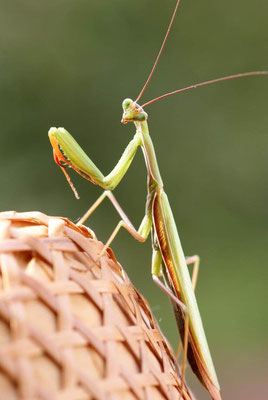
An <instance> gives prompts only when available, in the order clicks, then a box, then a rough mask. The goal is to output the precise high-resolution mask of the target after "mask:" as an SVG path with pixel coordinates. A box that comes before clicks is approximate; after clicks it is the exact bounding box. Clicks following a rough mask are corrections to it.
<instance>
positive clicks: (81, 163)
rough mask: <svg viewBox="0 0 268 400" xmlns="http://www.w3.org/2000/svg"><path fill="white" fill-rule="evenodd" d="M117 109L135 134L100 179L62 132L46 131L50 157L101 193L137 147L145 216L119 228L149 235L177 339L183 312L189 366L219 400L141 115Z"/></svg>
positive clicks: (133, 106) (128, 103) (132, 107)
mask: <svg viewBox="0 0 268 400" xmlns="http://www.w3.org/2000/svg"><path fill="white" fill-rule="evenodd" d="M123 110H124V111H123V118H122V122H123V123H127V122H134V124H135V126H136V134H135V135H134V138H133V139H132V140H131V142H130V143H129V144H128V146H127V147H126V149H125V151H124V153H123V155H122V156H121V159H120V160H119V162H118V163H117V165H116V166H115V167H114V169H113V170H112V171H111V173H110V174H109V175H107V176H106V177H104V175H103V174H102V173H101V172H100V170H99V169H98V168H97V167H96V166H95V164H94V163H93V162H92V161H91V160H90V159H89V158H88V156H87V155H86V154H85V153H84V151H83V150H82V149H81V147H80V146H79V145H78V144H77V142H76V141H75V140H74V139H73V137H72V136H71V135H70V134H69V133H68V132H67V131H66V130H65V129H63V128H59V129H56V128H51V129H50V131H49V138H50V141H51V144H52V147H53V151H54V158H55V161H56V162H57V163H58V164H59V166H60V167H61V168H62V169H63V171H64V173H65V175H67V173H66V171H65V167H66V166H69V167H72V168H74V169H75V170H76V171H77V172H78V173H80V174H81V175H82V176H83V177H84V178H86V179H88V180H90V181H91V182H93V183H95V184H98V185H100V186H101V187H102V188H104V189H106V190H112V189H114V188H115V187H116V186H117V185H118V184H119V182H120V180H121V179H122V178H123V176H124V175H125V173H126V172H127V169H128V167H129V166H130V164H131V162H132V160H133V158H134V156H135V153H136V150H137V148H138V147H139V146H140V147H141V148H142V150H143V154H144V158H145V163H146V167H147V190H148V193H147V201H146V210H145V216H144V218H143V221H142V223H141V225H140V227H139V229H138V231H136V230H135V228H134V227H133V226H132V224H131V223H130V221H129V220H128V219H127V218H126V217H124V215H122V214H121V216H122V219H123V222H122V224H121V225H123V226H124V227H125V228H126V229H127V230H128V231H129V232H130V233H131V234H132V235H133V236H134V237H135V238H136V239H138V240H140V241H145V240H146V239H147V237H148V235H149V233H150V232H151V233H152V239H153V240H152V243H153V262H152V274H153V277H157V276H159V275H161V274H162V273H163V275H164V277H165V281H166V284H167V285H168V287H169V289H170V290H171V292H172V293H173V294H174V296H175V297H176V298H177V299H178V303H174V307H175V308H176V316H177V319H178V326H179V329H180V332H181V334H182V336H184V324H185V318H186V314H187V320H188V321H189V351H188V359H189V363H190V364H191V366H192V369H193V370H194V371H195V373H196V374H197V376H198V378H199V379H200V381H201V382H202V383H203V384H204V386H205V387H206V388H207V390H208V391H209V393H210V395H211V397H212V398H213V399H215V400H219V399H221V396H220V393H219V390H220V387H219V383H218V380H217V376H216V372H215V369H214V366H213V362H212V359H211V355H210V351H209V348H208V344H207V340H206V336H205V333H204V329H203V325H202V321H201V317H200V313H199V310H198V306H197V302H196V299H195V295H194V290H193V287H192V282H191V278H190V275H189V271H188V267H187V265H186V261H185V256H184V253H183V250H182V246H181V242H180V239H179V235H178V231H177V228H176V224H175V221H174V218H173V214H172V211H171V207H170V205H169V201H168V197H167V195H166V193H165V192H164V187H163V181H162V178H161V175H160V171H159V168H158V164H157V159H156V155H155V151H154V146H153V143H152V140H151V137H150V135H149V130H148V124H147V114H146V113H145V112H144V111H143V109H142V108H141V107H140V106H139V105H138V104H137V103H136V102H134V101H132V100H130V99H126V100H124V102H123ZM67 179H68V178H67ZM68 180H69V179H68ZM108 194H109V193H108ZM179 302H182V303H183V304H184V305H185V306H186V308H184V309H183V308H180V303H179Z"/></svg>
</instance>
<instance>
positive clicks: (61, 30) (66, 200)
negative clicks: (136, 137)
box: [0, 0, 268, 399]
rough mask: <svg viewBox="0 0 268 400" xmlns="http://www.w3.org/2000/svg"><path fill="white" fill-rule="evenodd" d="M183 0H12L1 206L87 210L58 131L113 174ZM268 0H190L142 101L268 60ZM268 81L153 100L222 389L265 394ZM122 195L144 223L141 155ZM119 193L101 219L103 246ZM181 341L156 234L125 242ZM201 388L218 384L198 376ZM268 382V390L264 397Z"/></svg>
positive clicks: (3, 19)
mask: <svg viewBox="0 0 268 400" xmlns="http://www.w3.org/2000/svg"><path fill="white" fill-rule="evenodd" d="M174 4H175V0H172V1H171V0H165V1H160V0H136V1H135V2H130V1H125V0H113V1H97V0H87V1H86V0H76V1H74V0H53V1H52V0H46V1H38V0H20V1H19V0H12V1H10V0H6V1H5V0H1V1H0V9H1V12H0V41H1V42H0V70H1V74H0V110H1V118H0V126H1V130H0V132H1V133H0V137H1V146H0V156H1V157H0V163H1V168H0V182H1V196H0V210H1V211H4V210H10V209H14V210H17V211H24V210H40V211H43V212H46V213H48V214H51V215H62V216H66V217H70V218H71V219H73V220H74V221H76V220H77V219H78V218H79V217H80V216H81V215H82V214H83V213H84V212H85V211H86V209H87V208H88V207H89V205H90V204H92V202H93V201H94V200H95V199H96V198H97V197H98V196H99V195H100V193H101V190H100V188H98V187H96V186H94V185H92V184H90V183H88V182H87V181H84V180H83V179H81V178H80V177H79V176H78V175H76V174H74V173H73V174H71V176H72V180H73V182H74V184H75V186H76V187H77V189H78V191H79V194H80V197H81V200H79V201H77V200H76V199H75V198H74V196H73V194H72V192H71V190H70V188H69V187H68V184H67V182H66V180H65V178H64V176H63V174H62V172H61V171H60V169H59V168H58V167H57V166H56V164H54V161H53V158H52V151H51V147H50V144H49V141H48V138H47V131H48V129H49V127H50V126H64V127H65V128H66V129H68V130H69V131H70V132H71V133H72V134H73V135H74V136H75V138H76V139H77V140H78V141H79V143H80V144H81V145H82V147H83V148H84V149H85V151H86V152H87V153H88V154H89V155H90V157H91V158H92V159H93V160H94V162H96V164H97V165H98V166H99V168H100V169H101V170H102V171H103V172H104V173H108V172H109V171H110V170H111V168H112V167H113V166H114V164H115V162H116V161H117V160H118V158H119V156H120V155H121V153H122V151H123V149H124V148H125V146H126V145H127V143H128V141H129V140H130V138H131V137H132V136H133V134H134V127H133V126H131V125H129V126H125V127H123V126H121V124H120V119H121V102H122V100H123V99H124V98H125V97H133V98H135V96H137V94H138V92H139V90H140V89H141V86H142V85H143V83H144V81H145V79H146V77H147V75H148V73H149V71H150V68H151V66H152V63H153V61H154V58H155V56H156V53H157V50H158V48H159V46H160V44H161V41H162V39H163V35H164V33H165V31H166V28H167V25H168V22H169V18H170V15H171V12H172V9H173V7H174ZM267 21H268V3H267V0H256V1H255V2H252V1H250V0H226V1H224V2H222V1H213V0H202V1H200V0H199V1H198V0H187V1H186V0H185V1H183V0H182V3H181V7H180V10H179V13H178V16H177V18H176V21H175V25H174V27H173V30H172V34H171V36H170V39H169V41H168V44H167V46H166V49H165V51H164V54H163V57H162V59H161V62H160V64H159V67H158V68H157V72H156V74H155V76H154V78H153V80H152V82H151V85H150V87H149V88H148V90H147V92H146V94H145V95H144V97H143V102H145V101H146V100H149V99H151V98H153V97H156V96H157V95H160V94H162V93H165V92H167V91H170V90H174V89H177V88H180V87H184V86H187V85H189V84H192V83H196V82H201V81H204V80H208V79H212V78H216V77H220V76H224V75H228V74H232V73H238V72H246V71H250V70H261V69H266V70H267V69H268V51H267V50H268V29H267V28H268V25H267V24H268V22H267ZM267 90H268V77H256V78H245V79H241V80H237V81H230V82H225V83H220V84H217V85H214V86H208V87H205V88H200V89H197V90H193V91H190V92H187V93H184V94H181V95H178V96H176V97H173V98H172V97H170V98H169V99H166V100H165V101H162V102H159V103H156V104H155V105H152V106H150V107H148V108H147V112H148V113H149V127H150V131H151V136H152V138H153V141H154V143H155V147H156V153H157V156H158V159H159V164H160V170H161V171H162V177H163V180H164V182H165V187H166V191H167V193H168V195H169V199H170V202H171V206H172V208H173V210H174V215H175V218H176V221H177V225H178V228H179V233H180V236H181V239H182V243H183V246H184V249H185V253H186V254H188V255H191V254H196V253H197V254H199V255H200V257H201V272H200V277H199V281H198V287H197V297H198V301H199V304H200V309H201V314H202V316H203V321H204V325H205V328H206V332H207V336H208V341H209V343H210V346H211V351H212V354H213V358H214V362H215V365H216V369H217V371H218V375H219V379H220V382H221V385H222V393H223V397H224V398H225V399H227V398H228V399H252V398H254V399H256V398H264V397H266V396H267V389H268V384H267V353H268V347H267V336H268V322H267V314H268V312H267V283H268V268H267V245H268V235H267V231H268V208H267V204H268V190H267V187H268V159H267V152H268V129H267V127H268V113H267ZM115 194H116V196H117V198H118V200H119V201H120V203H121V205H122V207H123V208H124V209H125V211H126V212H127V214H128V215H129V217H130V218H131V220H132V221H133V222H134V223H135V225H136V226H138V224H139V222H140V220H141V218H142V217H143V212H144V204H145V196H146V174H145V168H144V161H143V157H142V154H141V152H139V154H138V155H137V156H136V159H135V160H134V162H133V165H132V167H131V168H130V170H129V172H128V174H127V176H126V177H125V178H124V179H123V181H122V183H121V184H120V186H119V187H118V188H117V189H116V191H115ZM117 221H118V217H117V215H116V213H115V211H114V210H113V208H112V206H111V205H110V204H109V202H108V201H107V202H106V203H104V204H103V205H102V206H101V207H100V208H99V209H98V210H97V212H96V213H95V214H94V215H93V216H92V218H91V219H90V221H89V222H88V225H89V226H90V227H91V228H93V229H94V230H95V232H96V234H97V236H98V237H99V238H100V239H101V240H103V241H106V240H107V238H108V236H109V234H110V233H111V231H112V229H113V228H114V226H115V224H116V222H117ZM112 247H113V249H114V251H115V253H116V256H117V257H118V259H119V261H120V262H121V263H122V265H123V266H124V267H125V268H126V270H127V272H128V274H129V276H130V277H131V279H132V280H133V282H134V283H135V284H136V286H137V288H138V289H139V290H140V291H141V293H142V294H144V295H145V296H146V297H147V298H148V299H149V301H150V303H151V306H152V308H153V311H154V312H155V314H156V316H157V318H158V320H159V322H160V325H161V327H162V329H163V331H164V333H165V335H166V336H167V337H168V339H169V340H170V341H171V343H172V344H173V345H174V346H177V342H178V336H177V331H176V327H175V324H174V321H173V316H172V312H171V307H170V304H169V301H168V299H166V297H165V295H163V294H162V293H160V292H159V290H158V288H156V287H154V285H153V284H152V281H151V277H150V263H151V249H150V241H148V243H146V244H145V245H142V244H140V243H136V242H135V241H134V240H133V239H132V237H129V235H128V234H127V233H126V232H123V231H122V232H120V233H119V235H118V237H117V238H116V240H115V241H114V243H113V245H112ZM188 376H189V378H188V381H189V382H190V383H191V384H192V387H193V388H194V392H195V393H196V394H197V397H198V399H207V398H208V395H207V394H206V393H205V392H204V391H203V390H202V389H201V388H200V385H199V383H198V382H197V381H196V379H195V378H192V377H191V373H190V371H189V373H188ZM264 393H266V396H265V395H264Z"/></svg>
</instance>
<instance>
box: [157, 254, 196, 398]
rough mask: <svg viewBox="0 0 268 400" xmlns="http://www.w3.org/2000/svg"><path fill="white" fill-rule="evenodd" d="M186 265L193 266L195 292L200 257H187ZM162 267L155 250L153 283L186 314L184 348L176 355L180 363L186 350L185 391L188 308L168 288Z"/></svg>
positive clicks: (183, 369) (185, 355) (182, 369)
mask: <svg viewBox="0 0 268 400" xmlns="http://www.w3.org/2000/svg"><path fill="white" fill-rule="evenodd" d="M186 264H187V265H191V264H193V273H192V286H193V289H194V290H195V288H196V283H197V278H198V272H199V264H200V258H199V256H198V255H194V256H190V257H186ZM162 266H163V260H162V255H161V252H160V250H159V249H154V250H153V257H152V278H153V281H154V283H155V284H156V285H157V286H158V287H159V288H160V289H161V290H162V291H163V292H164V293H166V294H167V295H168V297H169V298H170V299H171V300H172V301H173V302H174V303H175V304H176V305H177V306H178V307H179V308H180V309H181V311H182V314H184V335H183V338H184V339H183V346H182V342H181V341H180V343H179V345H178V350H177V353H176V359H177V361H178V360H179V357H180V354H181V350H182V347H183V348H184V354H183V359H182V365H181V379H182V386H181V390H183V381H184V376H185V367H186V358H187V351H188V340H189V320H188V317H187V308H186V306H185V304H184V303H183V302H182V301H181V300H180V299H178V297H177V296H175V295H174V293H173V292H172V290H171V289H170V288H169V287H168V286H167V279H165V274H163V269H162ZM162 275H164V279H165V282H166V285H165V284H164V283H163V282H162V281H161V280H160V278H159V277H161V276H162Z"/></svg>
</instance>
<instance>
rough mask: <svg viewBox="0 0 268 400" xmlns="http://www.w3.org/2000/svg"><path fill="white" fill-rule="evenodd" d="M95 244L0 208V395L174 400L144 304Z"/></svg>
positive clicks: (174, 384) (54, 223)
mask: <svg viewBox="0 0 268 400" xmlns="http://www.w3.org/2000/svg"><path fill="white" fill-rule="evenodd" d="M102 247H103V244H102V243H101V242H99V241H97V240H96V238H95V236H94V233H93V232H92V231H90V230H89V229H87V228H85V227H79V228H78V227H76V226H75V225H74V224H72V223H71V222H70V221H68V220H67V219H64V218H55V217H48V216H46V215H44V214H42V213H39V212H31V213H16V212H6V213H0V399H5V400H13V399H21V400H35V399H36V400H37V399H50V400H52V399H53V400H54V399H55V400H78V399H79V400H80V399H81V400H82V399H94V400H95V399H96V400H106V399H107V400H108V399H109V400H119V399H120V400H121V399H124V400H125V399H126V400H127V399H140V400H141V399H147V400H150V399H156V400H157V399H174V400H175V399H178V398H179V387H180V381H179V378H178V370H177V365H176V362H174V358H173V355H172V352H171V350H170V348H169V345H168V344H167V342H166V340H165V338H164V337H163V335H162V334H161V332H160V331H159V328H158V326H157V323H156V321H155V319H154V317H153V316H152V313H151V311H150V308H149V305H148V303H147V302H146V300H145V299H144V298H143V297H142V296H141V295H140V294H139V293H138V292H137V290H136V289H135V288H134V287H133V285H132V284H131V282H130V281H129V278H128V277H127V275H126V273H125V272H124V271H123V269H122V267H121V266H120V264H119V263H118V262H117V261H116V259H115V257H114V255H113V253H112V251H111V250H110V249H108V250H107V252H106V254H105V255H104V256H102V257H101V258H100V259H98V254H99V253H100V251H101V249H102ZM182 398H183V399H188V400H189V399H192V398H193V397H192V396H191V394H190V392H189V390H188V389H187V388H186V387H184V391H183V396H182Z"/></svg>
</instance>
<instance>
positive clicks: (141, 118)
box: [136, 111, 148, 121]
mask: <svg viewBox="0 0 268 400" xmlns="http://www.w3.org/2000/svg"><path fill="white" fill-rule="evenodd" d="M147 117H148V115H147V114H146V112H144V111H142V112H141V113H140V114H138V115H137V117H136V120H137V121H145V120H146V119H147Z"/></svg>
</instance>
